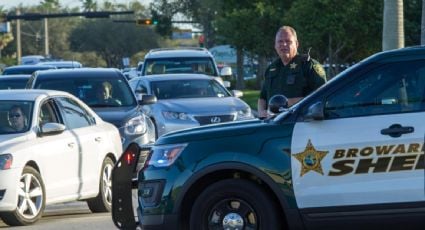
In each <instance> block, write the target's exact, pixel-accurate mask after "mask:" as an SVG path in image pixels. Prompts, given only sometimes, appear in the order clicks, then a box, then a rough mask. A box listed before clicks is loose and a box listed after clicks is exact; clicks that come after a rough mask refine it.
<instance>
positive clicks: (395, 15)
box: [382, 0, 404, 50]
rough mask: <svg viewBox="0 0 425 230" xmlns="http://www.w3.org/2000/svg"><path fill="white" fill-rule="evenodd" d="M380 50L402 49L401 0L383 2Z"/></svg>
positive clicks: (385, 0) (402, 21)
mask: <svg viewBox="0 0 425 230" xmlns="http://www.w3.org/2000/svg"><path fill="white" fill-rule="evenodd" d="M383 24H384V25H383V31H382V50H391V49H398V48H402V47H404V20H403V0H384V19H383Z"/></svg>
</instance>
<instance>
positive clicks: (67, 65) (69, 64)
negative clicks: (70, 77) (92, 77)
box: [37, 61, 83, 69]
mask: <svg viewBox="0 0 425 230" xmlns="http://www.w3.org/2000/svg"><path fill="white" fill-rule="evenodd" d="M37 65H40V66H43V65H50V66H55V67H56V68H58V69H74V68H82V67H83V65H82V64H81V63H80V62H78V61H44V62H39V63H38V64H37Z"/></svg>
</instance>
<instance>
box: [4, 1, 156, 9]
mask: <svg viewBox="0 0 425 230" xmlns="http://www.w3.org/2000/svg"><path fill="white" fill-rule="evenodd" d="M109 1H110V2H112V3H124V4H126V3H129V2H131V0H109ZM138 1H139V2H141V3H142V4H144V5H146V6H148V4H149V2H151V0H138ZM40 2H41V0H0V6H3V9H5V10H7V9H10V8H12V7H16V6H18V5H20V4H22V5H23V6H31V5H38V4H39V3H40ZM59 2H60V4H61V6H63V7H69V8H72V7H81V2H80V0H59ZM97 3H98V4H99V5H101V4H102V3H103V0H97Z"/></svg>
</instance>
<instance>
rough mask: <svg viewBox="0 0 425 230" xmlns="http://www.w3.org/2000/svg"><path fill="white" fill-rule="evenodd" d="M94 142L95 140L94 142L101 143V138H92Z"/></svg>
mask: <svg viewBox="0 0 425 230" xmlns="http://www.w3.org/2000/svg"><path fill="white" fill-rule="evenodd" d="M94 140H95V141H96V142H100V141H102V138H101V137H96V138H94Z"/></svg>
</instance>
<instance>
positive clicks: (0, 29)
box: [0, 22, 10, 33]
mask: <svg viewBox="0 0 425 230" xmlns="http://www.w3.org/2000/svg"><path fill="white" fill-rule="evenodd" d="M0 33H10V23H9V22H1V23H0Z"/></svg>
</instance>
